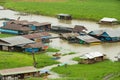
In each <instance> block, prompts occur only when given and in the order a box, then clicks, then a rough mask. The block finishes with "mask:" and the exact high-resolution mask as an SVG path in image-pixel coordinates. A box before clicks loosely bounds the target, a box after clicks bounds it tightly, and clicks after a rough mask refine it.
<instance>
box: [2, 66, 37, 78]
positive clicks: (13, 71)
mask: <svg viewBox="0 0 120 80" xmlns="http://www.w3.org/2000/svg"><path fill="white" fill-rule="evenodd" d="M37 71H38V70H37V69H36V68H34V67H33V66H27V67H20V68H12V69H4V70H0V74H1V75H2V76H5V75H15V74H23V73H31V72H37Z"/></svg>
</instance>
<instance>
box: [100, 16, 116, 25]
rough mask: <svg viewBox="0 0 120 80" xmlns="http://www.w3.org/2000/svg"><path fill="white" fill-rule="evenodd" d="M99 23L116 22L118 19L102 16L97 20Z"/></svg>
mask: <svg viewBox="0 0 120 80" xmlns="http://www.w3.org/2000/svg"><path fill="white" fill-rule="evenodd" d="M99 23H100V24H117V23H118V20H117V19H115V18H108V17H104V18H102V19H101V20H100V21H99Z"/></svg>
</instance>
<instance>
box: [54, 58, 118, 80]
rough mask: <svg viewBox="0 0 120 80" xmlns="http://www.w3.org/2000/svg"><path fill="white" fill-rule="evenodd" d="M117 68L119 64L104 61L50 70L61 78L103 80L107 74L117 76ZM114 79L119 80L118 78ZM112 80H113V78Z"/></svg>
mask: <svg viewBox="0 0 120 80" xmlns="http://www.w3.org/2000/svg"><path fill="white" fill-rule="evenodd" d="M119 67H120V63H119V62H111V61H108V60H106V61H103V62H98V63H95V64H76V65H69V66H68V67H67V68H65V67H64V66H62V67H56V68H53V69H52V70H53V71H55V72H57V73H59V74H62V76H63V77H70V78H73V79H76V80H77V79H80V80H103V78H104V77H105V76H107V75H109V74H118V72H119V73H120V68H119ZM115 78H116V79H119V78H120V76H117V77H115ZM66 80H67V79H66ZM112 80H114V78H113V79H112Z"/></svg>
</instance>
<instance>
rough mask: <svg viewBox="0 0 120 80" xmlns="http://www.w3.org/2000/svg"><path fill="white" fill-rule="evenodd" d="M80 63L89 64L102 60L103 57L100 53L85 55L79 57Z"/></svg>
mask: <svg viewBox="0 0 120 80" xmlns="http://www.w3.org/2000/svg"><path fill="white" fill-rule="evenodd" d="M80 59H81V60H80V63H84V64H91V63H95V62H99V61H103V60H104V55H103V54H102V53H100V52H91V53H86V54H83V55H81V56H80Z"/></svg>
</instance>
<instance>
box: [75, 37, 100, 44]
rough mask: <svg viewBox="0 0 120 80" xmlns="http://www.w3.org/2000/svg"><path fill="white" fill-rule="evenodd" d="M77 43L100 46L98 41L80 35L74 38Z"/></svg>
mask: <svg viewBox="0 0 120 80" xmlns="http://www.w3.org/2000/svg"><path fill="white" fill-rule="evenodd" d="M76 39H77V42H78V43H80V44H100V42H101V41H100V40H99V39H96V38H94V37H92V36H89V35H80V36H77V37H76Z"/></svg>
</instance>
